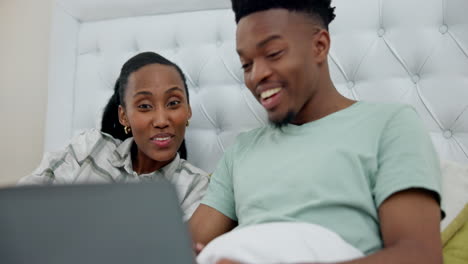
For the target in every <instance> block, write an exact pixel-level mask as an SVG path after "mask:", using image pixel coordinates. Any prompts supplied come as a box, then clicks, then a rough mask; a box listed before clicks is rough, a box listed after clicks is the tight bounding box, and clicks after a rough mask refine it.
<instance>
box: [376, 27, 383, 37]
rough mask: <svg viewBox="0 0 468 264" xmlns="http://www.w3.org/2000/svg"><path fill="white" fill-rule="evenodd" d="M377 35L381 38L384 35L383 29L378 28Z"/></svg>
mask: <svg viewBox="0 0 468 264" xmlns="http://www.w3.org/2000/svg"><path fill="white" fill-rule="evenodd" d="M377 34H378V35H379V37H383V36H384V35H385V29H384V28H380V29H379V31H377Z"/></svg>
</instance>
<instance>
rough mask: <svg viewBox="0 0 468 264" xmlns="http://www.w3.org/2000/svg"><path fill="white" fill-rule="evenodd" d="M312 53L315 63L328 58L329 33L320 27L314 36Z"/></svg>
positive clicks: (325, 60)
mask: <svg viewBox="0 0 468 264" xmlns="http://www.w3.org/2000/svg"><path fill="white" fill-rule="evenodd" d="M313 42H314V53H315V59H316V62H317V63H320V64H321V63H324V62H327V60H328V52H329V51H330V33H329V32H328V31H327V30H325V29H321V30H320V31H319V32H318V33H317V35H316V36H315V37H314V40H313Z"/></svg>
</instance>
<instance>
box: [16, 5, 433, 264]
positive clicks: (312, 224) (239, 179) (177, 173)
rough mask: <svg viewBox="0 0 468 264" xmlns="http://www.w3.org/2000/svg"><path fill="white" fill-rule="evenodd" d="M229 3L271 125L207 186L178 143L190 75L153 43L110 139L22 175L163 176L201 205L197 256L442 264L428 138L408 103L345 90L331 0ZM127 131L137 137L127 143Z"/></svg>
mask: <svg viewBox="0 0 468 264" xmlns="http://www.w3.org/2000/svg"><path fill="white" fill-rule="evenodd" d="M232 6H233V10H234V13H235V15H236V22H237V33H236V35H237V36H236V46H237V52H238V54H239V57H240V60H241V63H242V67H243V70H244V79H245V84H246V86H247V87H248V88H249V89H250V91H251V92H252V93H253V95H254V96H255V97H256V98H257V100H258V101H259V102H260V103H261V104H262V105H263V107H264V108H265V110H266V111H267V113H268V118H269V120H270V121H271V124H270V125H268V126H266V127H262V128H258V129H255V130H253V131H250V132H246V133H242V134H241V135H239V136H238V138H237V140H236V142H235V143H234V145H233V146H231V147H230V148H229V149H228V150H227V151H226V153H225V154H224V156H223V158H222V160H221V161H220V162H219V164H218V167H217V169H216V171H215V172H214V173H213V176H212V177H211V182H210V183H209V184H208V178H207V176H206V173H204V172H202V171H200V170H198V169H196V168H194V167H193V166H191V165H189V164H188V163H187V162H186V161H184V160H183V159H180V158H179V155H178V154H177V150H178V149H179V147H180V146H181V144H182V142H183V135H184V132H185V126H186V125H187V124H188V123H187V121H188V119H189V117H190V107H189V105H188V93H187V89H186V85H185V83H184V77H183V74H182V72H181V71H180V70H179V69H178V67H177V66H175V65H174V64H172V63H170V62H167V63H161V62H158V61H156V60H153V59H150V58H149V57H154V56H157V55H154V54H149V53H145V54H140V55H137V56H136V57H134V58H132V59H130V60H129V62H127V63H126V64H125V65H124V67H123V68H122V73H121V76H120V77H119V80H118V82H117V85H116V91H115V94H114V96H113V98H112V99H111V102H110V104H112V105H114V106H113V107H108V108H107V109H106V110H109V111H110V112H111V115H114V116H115V118H117V116H118V122H117V121H116V122H115V123H112V122H110V120H112V119H111V118H108V119H106V116H104V118H103V132H106V133H109V134H111V135H112V136H109V135H107V134H105V133H100V132H94V133H92V134H93V135H92V136H89V135H88V134H85V135H82V136H81V138H80V139H79V140H81V142H86V143H87V144H85V145H83V144H81V145H78V144H76V145H73V144H72V145H71V147H69V148H68V150H67V151H66V152H65V153H61V155H62V156H63V157H64V160H65V162H60V160H61V159H60V158H61V157H62V156H61V157H58V156H57V157H55V161H54V162H51V161H50V160H51V159H52V158H50V159H47V160H46V161H45V164H44V165H43V166H41V168H42V169H40V170H38V171H37V172H38V174H37V175H33V176H30V177H28V178H26V179H25V180H24V182H27V181H32V180H34V179H36V180H34V181H40V182H43V183H44V182H47V181H54V180H55V181H60V180H62V181H68V182H73V181H75V182H76V181H86V180H87V179H85V178H83V179H80V175H81V171H82V170H88V171H86V173H83V176H85V175H86V177H87V176H89V175H95V176H90V177H95V178H96V179H101V180H102V181H130V180H141V179H145V178H149V179H151V178H152V177H166V178H168V179H169V180H170V181H172V182H174V183H175V184H176V187H177V189H178V192H179V197H181V198H182V199H181V205H182V209H183V210H184V213H185V216H186V219H188V218H189V217H190V216H191V218H190V221H189V224H190V230H191V233H192V237H193V240H194V242H196V243H197V249H198V250H201V253H200V255H199V257H198V259H199V260H200V262H205V261H207V262H208V261H212V262H216V261H218V260H219V263H238V262H240V263H242V262H248V263H270V262H271V263H300V262H302V263H304V262H310V263H318V262H338V261H342V262H340V263H356V264H358V263H442V253H441V242H440V231H439V221H440V217H441V211H440V180H441V179H440V169H439V167H438V166H439V165H438V164H439V163H438V158H437V155H436V153H435V151H434V149H433V146H432V143H431V141H430V138H429V137H428V135H427V133H426V132H425V129H424V128H423V124H422V122H421V121H420V120H419V118H418V116H417V114H416V112H415V111H414V110H413V109H412V108H410V107H407V106H403V105H397V104H373V103H366V102H355V101H352V100H349V99H347V98H345V97H343V96H341V95H340V94H339V93H338V92H337V90H336V89H335V87H334V85H333V83H332V81H331V78H330V74H329V69H328V63H327V57H328V51H329V49H330V35H329V33H328V25H329V23H330V22H331V21H332V20H333V19H334V17H335V15H334V8H332V7H331V6H330V0H307V1H299V0H297V1H296V0H265V1H249V0H232ZM157 57H158V58H159V56H157ZM161 60H162V59H161ZM164 61H165V60H164ZM104 120H107V121H109V122H110V128H112V129H107V130H106V127H109V126H105V125H104V123H105V122H104ZM113 128H115V129H116V130H118V133H116V134H114V133H112V130H113ZM129 130H130V131H129ZM125 132H127V133H132V135H133V138H129V139H126V140H125V141H123V142H122V141H121V140H123V139H125V138H126V137H127V136H126V134H125ZM115 138H117V139H115ZM79 140H78V141H79ZM133 142H134V143H135V144H133ZM77 143H78V142H77ZM74 146H76V147H74ZM53 158H54V157H53ZM67 161H69V162H67ZM68 163H69V164H71V165H67V164H68ZM100 164H106V166H108V167H106V168H105V169H104V171H103V170H99V169H97V167H98V166H97V165H100ZM65 165H67V167H63V166H65ZM93 166H94V167H93ZM93 168H94V169H93ZM59 171H60V172H63V173H64V174H63V176H60V177H59V176H58V172H59ZM91 172H93V173H94V174H93V173H91ZM90 180H91V179H90ZM181 186H182V187H183V188H181ZM207 186H208V187H207ZM206 188H208V189H207V190H206ZM205 190H206V194H204V192H205ZM202 196H204V197H203V198H201V197H202ZM200 199H201V204H200V205H199V206H198V203H199V202H200ZM195 207H196V210H195ZM194 210H195V211H194ZM193 211H194V213H193V215H192V212H193ZM236 227H237V228H236ZM234 228H236V229H234ZM233 229H234V230H233ZM209 242H212V243H210V244H208V243H209ZM205 245H207V246H206V247H205V248H203V247H204V246H205ZM202 249H203V250H202ZM221 258H230V259H223V260H220V259H221Z"/></svg>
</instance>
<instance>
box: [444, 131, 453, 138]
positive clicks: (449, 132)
mask: <svg viewBox="0 0 468 264" xmlns="http://www.w3.org/2000/svg"><path fill="white" fill-rule="evenodd" d="M452 136H453V133H452V131H451V130H445V131H444V138H446V139H449V138H451V137H452Z"/></svg>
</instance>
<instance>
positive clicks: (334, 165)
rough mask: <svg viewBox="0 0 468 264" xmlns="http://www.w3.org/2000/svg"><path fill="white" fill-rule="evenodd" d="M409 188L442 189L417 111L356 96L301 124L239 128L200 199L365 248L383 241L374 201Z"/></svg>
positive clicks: (237, 216) (256, 220)
mask: <svg viewBox="0 0 468 264" xmlns="http://www.w3.org/2000/svg"><path fill="white" fill-rule="evenodd" d="M409 188H423V189H427V190H430V191H434V192H435V193H437V194H438V195H439V194H440V188H441V177H440V168H439V161H438V157H437V155H436V152H435V150H434V147H433V145H432V142H431V140H430V138H429V136H428V134H427V132H426V130H425V129H424V127H423V124H422V122H421V120H420V119H419V117H418V115H417V113H416V112H415V110H414V109H413V108H411V107H409V106H404V105H398V104H376V103H367V102H357V103H355V104H353V105H352V106H350V107H348V108H346V109H344V110H341V111H338V112H336V113H333V114H331V115H328V116H326V117H324V118H322V119H319V120H317V121H314V122H310V123H306V124H303V125H301V126H296V125H287V126H285V127H283V128H282V129H278V128H275V127H273V126H266V127H262V128H258V129H255V130H252V131H249V132H246V133H242V134H240V135H239V136H238V138H237V140H236V142H235V143H234V144H233V146H232V147H230V148H229V149H228V150H227V151H226V153H225V155H224V157H223V158H222V160H221V161H220V162H219V164H218V167H217V169H216V170H215V172H214V174H213V176H212V178H211V182H210V185H209V187H208V192H207V194H206V196H205V198H204V199H203V201H202V203H203V204H206V205H208V206H210V207H213V208H215V209H216V210H218V211H219V212H221V213H223V214H224V215H226V216H227V217H229V218H231V219H233V220H235V221H238V223H239V227H243V226H250V225H254V224H260V223H267V222H283V221H288V222H291V221H292V222H308V223H314V224H318V225H321V226H323V227H325V228H328V229H330V230H332V231H334V232H335V233H337V234H339V235H340V236H341V237H342V238H343V239H344V240H345V241H347V242H348V243H350V244H351V245H353V246H355V247H356V248H358V249H360V250H361V251H362V252H364V253H365V254H369V253H372V252H375V251H377V250H379V249H381V248H382V239H381V235H380V229H379V219H378V207H379V206H380V205H381V204H382V202H383V201H384V200H386V199H387V198H388V197H389V196H390V195H392V194H393V193H395V192H398V191H401V190H405V189H409ZM439 197H440V195H439ZM439 202H440V201H439Z"/></svg>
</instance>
